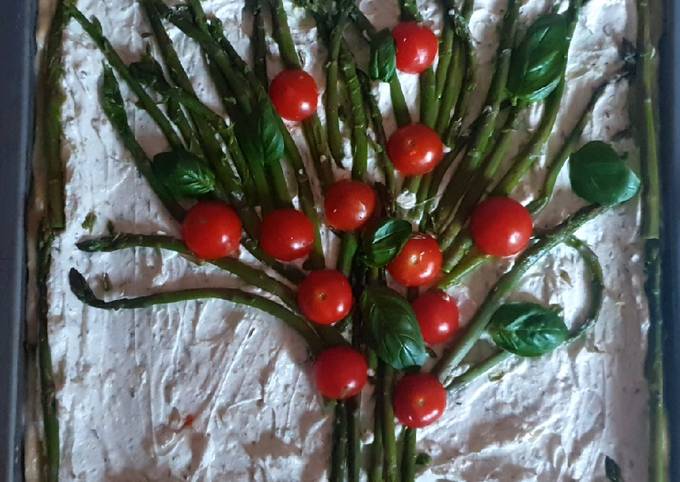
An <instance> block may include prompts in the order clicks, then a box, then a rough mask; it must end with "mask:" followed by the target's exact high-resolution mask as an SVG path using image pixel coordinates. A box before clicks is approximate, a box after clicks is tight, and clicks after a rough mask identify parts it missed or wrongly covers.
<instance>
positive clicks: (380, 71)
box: [368, 29, 397, 82]
mask: <svg viewBox="0 0 680 482" xmlns="http://www.w3.org/2000/svg"><path fill="white" fill-rule="evenodd" d="M396 72H397V47H396V45H395V44H394V38H393V37H392V32H390V31H389V30H388V29H385V30H381V31H380V32H378V35H376V36H375V38H374V39H373V40H372V41H371V60H370V63H369V66H368V74H369V75H370V76H371V79H373V80H380V81H382V82H389V81H390V80H392V77H394V75H395V73H396Z"/></svg>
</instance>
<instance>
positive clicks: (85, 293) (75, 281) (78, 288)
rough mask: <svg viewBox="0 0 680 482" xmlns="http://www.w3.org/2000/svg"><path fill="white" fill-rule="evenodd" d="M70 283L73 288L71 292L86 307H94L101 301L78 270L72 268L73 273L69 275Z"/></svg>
mask: <svg viewBox="0 0 680 482" xmlns="http://www.w3.org/2000/svg"><path fill="white" fill-rule="evenodd" d="M68 282H69V285H70V286H71V291H72V292H73V294H74V295H75V296H76V298H78V299H79V300H80V301H81V302H83V303H85V304H86V305H93V304H96V303H97V302H98V301H99V300H98V299H97V297H96V296H95V294H94V292H93V291H92V289H91V288H90V285H89V284H87V280H86V279H85V277H84V276H83V275H82V274H81V273H80V272H78V270H77V269H75V268H71V271H69V273H68Z"/></svg>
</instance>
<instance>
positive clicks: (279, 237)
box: [260, 209, 314, 261]
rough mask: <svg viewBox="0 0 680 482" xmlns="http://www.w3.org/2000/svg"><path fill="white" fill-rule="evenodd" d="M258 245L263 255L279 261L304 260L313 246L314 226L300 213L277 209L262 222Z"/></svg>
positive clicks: (293, 210) (292, 210)
mask: <svg viewBox="0 0 680 482" xmlns="http://www.w3.org/2000/svg"><path fill="white" fill-rule="evenodd" d="M260 244H261V245H262V249H263V250H264V252H265V253H267V254H268V255H270V256H273V257H274V258H276V259H278V260H281V261H293V260H295V259H300V258H304V257H305V256H307V255H308V254H309V253H310V252H311V251H312V248H313V246H314V225H313V224H312V222H311V221H310V220H309V218H308V217H307V216H305V215H304V214H303V213H301V212H300V211H296V210H295V209H277V210H276V211H272V212H270V213H269V214H267V215H266V216H265V217H264V219H263V220H262V229H261V233H260Z"/></svg>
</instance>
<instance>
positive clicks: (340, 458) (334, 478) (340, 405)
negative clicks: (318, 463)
mask: <svg viewBox="0 0 680 482" xmlns="http://www.w3.org/2000/svg"><path fill="white" fill-rule="evenodd" d="M346 408H347V407H346V406H345V402H337V403H336V405H335V418H334V420H333V449H332V450H331V472H330V474H329V476H328V480H329V482H344V481H345V480H346V475H347V473H346V470H345V468H346V466H345V460H346V459H347V410H346Z"/></svg>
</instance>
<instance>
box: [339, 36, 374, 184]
mask: <svg viewBox="0 0 680 482" xmlns="http://www.w3.org/2000/svg"><path fill="white" fill-rule="evenodd" d="M340 67H341V68H342V73H343V77H344V81H345V84H346V85H347V90H348V91H349V99H350V103H351V105H352V144H353V149H352V151H353V153H352V154H353V155H352V177H353V178H354V179H356V180H359V181H365V180H366V175H367V170H368V135H367V134H366V130H367V128H368V126H367V120H366V111H365V110H364V98H363V95H362V93H361V84H360V82H359V77H358V75H357V69H356V64H355V62H354V58H353V57H352V54H351V53H350V51H349V49H347V48H343V49H341V52H340Z"/></svg>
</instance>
